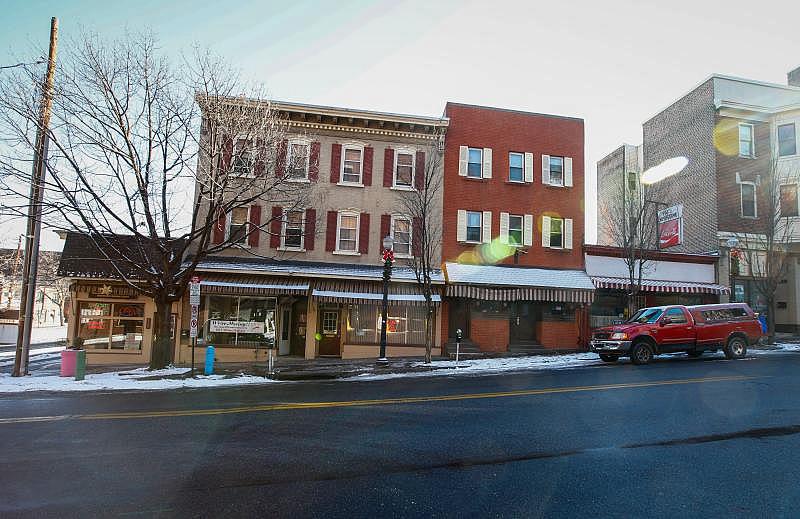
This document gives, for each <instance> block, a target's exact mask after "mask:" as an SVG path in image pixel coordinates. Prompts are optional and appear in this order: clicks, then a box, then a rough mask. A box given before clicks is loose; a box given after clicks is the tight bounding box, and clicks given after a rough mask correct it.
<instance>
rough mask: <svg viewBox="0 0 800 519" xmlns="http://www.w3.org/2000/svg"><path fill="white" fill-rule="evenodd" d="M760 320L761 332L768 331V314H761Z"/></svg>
mask: <svg viewBox="0 0 800 519" xmlns="http://www.w3.org/2000/svg"><path fill="white" fill-rule="evenodd" d="M758 321H759V322H760V323H761V333H767V316H766V315H764V314H761V315H759V316H758Z"/></svg>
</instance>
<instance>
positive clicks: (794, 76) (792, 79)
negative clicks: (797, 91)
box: [786, 67, 800, 87]
mask: <svg viewBox="0 0 800 519" xmlns="http://www.w3.org/2000/svg"><path fill="white" fill-rule="evenodd" d="M786 81H787V83H789V86H796V87H800V67H797V68H796V69H794V70H793V71H791V72H789V73H788V74H786Z"/></svg>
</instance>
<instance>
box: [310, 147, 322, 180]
mask: <svg viewBox="0 0 800 519" xmlns="http://www.w3.org/2000/svg"><path fill="white" fill-rule="evenodd" d="M321 146H322V145H321V144H320V143H319V142H318V141H314V142H312V143H311V157H310V158H309V161H308V179H309V180H310V181H311V182H316V181H317V180H318V179H319V152H320V148H321Z"/></svg>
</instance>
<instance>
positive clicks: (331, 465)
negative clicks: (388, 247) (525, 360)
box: [0, 354, 800, 518]
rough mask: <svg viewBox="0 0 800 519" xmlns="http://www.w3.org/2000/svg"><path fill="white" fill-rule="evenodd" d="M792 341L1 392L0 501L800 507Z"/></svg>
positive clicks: (354, 508)
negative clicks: (264, 382)
mask: <svg viewBox="0 0 800 519" xmlns="http://www.w3.org/2000/svg"><path fill="white" fill-rule="evenodd" d="M798 373H800V355H797V354H794V355H793V354H786V355H774V356H768V357H760V358H757V359H745V360H741V361H724V360H716V359H715V360H689V359H684V358H676V359H671V360H661V361H659V362H656V363H655V364H653V365H650V366H643V367H635V366H632V365H630V364H620V365H614V366H601V367H587V368H581V369H573V370H556V371H539V372H527V373H518V374H505V375H500V376H483V377H469V376H465V377H448V378H413V379H392V380H386V381H374V382H341V381H338V382H325V383H307V382H306V383H284V384H275V385H272V386H268V387H259V388H255V387H246V388H242V389H218V390H187V391H172V392H153V393H105V394H100V393H96V394H75V395H66V396H64V395H54V394H39V395H36V396H33V395H22V396H12V397H9V396H5V397H2V398H0V516H3V517H14V516H26V517H30V516H37V517H41V516H52V517H73V516H76V517H77V516H80V517H87V516H104V517H108V516H112V517H113V516H122V517H129V516H133V517H184V516H193V517H221V516H248V517H293V518H300V517H348V518H351V517H419V516H426V517H427V516H433V517H752V516H766V517H797V516H798V515H800V482H799V481H798V479H800V469H798V466H800V435H799V434H798V433H800V396H798V395H800V377H798Z"/></svg>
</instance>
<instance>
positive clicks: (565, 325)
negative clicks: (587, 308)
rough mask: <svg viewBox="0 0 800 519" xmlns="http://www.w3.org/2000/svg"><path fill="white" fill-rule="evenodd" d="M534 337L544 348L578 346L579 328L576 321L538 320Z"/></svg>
mask: <svg viewBox="0 0 800 519" xmlns="http://www.w3.org/2000/svg"><path fill="white" fill-rule="evenodd" d="M536 337H537V338H538V339H539V344H541V345H542V346H544V347H545V348H553V349H570V348H578V347H579V346H580V345H579V344H578V339H579V337H580V329H579V326H578V322H577V320H576V321H539V322H537V323H536Z"/></svg>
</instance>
